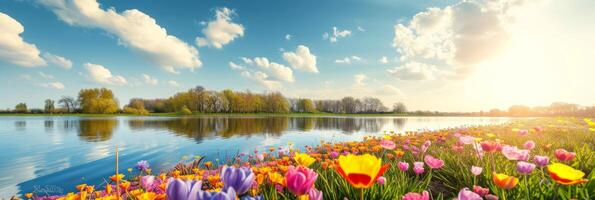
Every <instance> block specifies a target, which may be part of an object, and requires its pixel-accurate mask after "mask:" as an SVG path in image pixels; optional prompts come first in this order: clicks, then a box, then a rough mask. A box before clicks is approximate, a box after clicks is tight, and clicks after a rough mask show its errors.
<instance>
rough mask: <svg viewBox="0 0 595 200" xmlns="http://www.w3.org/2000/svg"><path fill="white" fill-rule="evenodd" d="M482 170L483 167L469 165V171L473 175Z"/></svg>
mask: <svg viewBox="0 0 595 200" xmlns="http://www.w3.org/2000/svg"><path fill="white" fill-rule="evenodd" d="M482 171H483V168H481V167H477V166H471V173H472V174H473V175H475V176H477V175H479V174H481V172H482Z"/></svg>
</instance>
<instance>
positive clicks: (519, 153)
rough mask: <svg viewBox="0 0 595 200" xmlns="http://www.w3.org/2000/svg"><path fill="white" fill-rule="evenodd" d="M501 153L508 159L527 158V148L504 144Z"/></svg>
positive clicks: (524, 159)
mask: <svg viewBox="0 0 595 200" xmlns="http://www.w3.org/2000/svg"><path fill="white" fill-rule="evenodd" d="M502 154H503V155H504V156H505V157H506V158H508V160H523V161H526V160H528V159H529V150H524V149H518V148H517V147H514V146H509V145H505V146H504V147H502Z"/></svg>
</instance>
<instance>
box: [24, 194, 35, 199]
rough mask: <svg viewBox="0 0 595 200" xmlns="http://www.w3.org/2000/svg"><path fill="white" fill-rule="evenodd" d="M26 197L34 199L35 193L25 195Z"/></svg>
mask: <svg viewBox="0 0 595 200" xmlns="http://www.w3.org/2000/svg"><path fill="white" fill-rule="evenodd" d="M25 197H27V199H30V198H33V193H27V194H25Z"/></svg>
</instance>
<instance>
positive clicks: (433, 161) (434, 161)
mask: <svg viewBox="0 0 595 200" xmlns="http://www.w3.org/2000/svg"><path fill="white" fill-rule="evenodd" d="M424 162H426V164H427V165H428V166H430V168H432V169H439V168H441V167H442V166H444V161H443V160H440V159H438V158H434V157H432V156H430V155H426V156H425V157H424Z"/></svg>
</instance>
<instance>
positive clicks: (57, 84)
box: [39, 81, 65, 90]
mask: <svg viewBox="0 0 595 200" xmlns="http://www.w3.org/2000/svg"><path fill="white" fill-rule="evenodd" d="M39 86H41V87H44V88H52V89H57V90H64V88H65V87H64V84H62V83H61V82H59V81H56V82H49V83H41V84H39Z"/></svg>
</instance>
